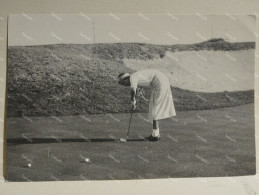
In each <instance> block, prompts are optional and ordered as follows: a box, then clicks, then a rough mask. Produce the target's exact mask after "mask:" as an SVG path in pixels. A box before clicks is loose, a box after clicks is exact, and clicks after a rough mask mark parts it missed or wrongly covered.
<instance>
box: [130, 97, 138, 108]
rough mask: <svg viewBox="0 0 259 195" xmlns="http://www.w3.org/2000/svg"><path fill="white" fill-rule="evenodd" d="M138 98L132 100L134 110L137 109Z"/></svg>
mask: <svg viewBox="0 0 259 195" xmlns="http://www.w3.org/2000/svg"><path fill="white" fill-rule="evenodd" d="M136 107H137V106H136V99H134V100H132V101H131V108H132V109H133V110H135V109H136Z"/></svg>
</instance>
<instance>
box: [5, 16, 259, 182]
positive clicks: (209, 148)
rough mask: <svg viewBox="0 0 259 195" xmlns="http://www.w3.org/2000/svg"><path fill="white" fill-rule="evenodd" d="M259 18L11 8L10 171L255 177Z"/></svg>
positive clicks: (18, 174) (70, 177)
mask: <svg viewBox="0 0 259 195" xmlns="http://www.w3.org/2000/svg"><path fill="white" fill-rule="evenodd" d="M255 23H256V18H255V16H254V15H229V14H224V15H202V14H199V13H197V14H196V15H173V14H170V13H167V14H164V15H154V14H153V15H147V14H142V13H138V14H112V13H110V14H92V15H91V14H89V15H87V14H83V13H80V14H73V15H72V14H71V15H69V14H63V15H62V14H54V13H52V14H48V15H47V14H46V15H44V14H25V13H23V14H18V15H9V17H8V55H7V57H8V66H7V130H6V147H5V149H6V151H5V153H6V167H5V169H6V175H5V179H6V180H7V181H9V182H30V181H75V180H132V179H137V180H140V179H162V178H187V177H188V178H189V177H229V176H244V175H254V174H256V158H255V114H254V77H255V76H257V77H258V75H255V68H254V65H255Z"/></svg>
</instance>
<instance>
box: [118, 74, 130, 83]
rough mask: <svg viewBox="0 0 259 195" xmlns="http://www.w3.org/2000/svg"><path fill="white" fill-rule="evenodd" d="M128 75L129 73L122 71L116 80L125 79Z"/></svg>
mask: <svg viewBox="0 0 259 195" xmlns="http://www.w3.org/2000/svg"><path fill="white" fill-rule="evenodd" d="M129 76H130V74H129V73H124V74H122V75H120V76H119V77H118V82H120V81H122V80H123V79H125V78H126V77H129Z"/></svg>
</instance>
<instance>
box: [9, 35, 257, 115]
mask: <svg viewBox="0 0 259 195" xmlns="http://www.w3.org/2000/svg"><path fill="white" fill-rule="evenodd" d="M254 49H255V43H254V42H243V43H229V42H226V41H224V40H223V39H212V40H209V41H206V42H202V43H198V44H190V45H172V46H170V45H151V44H144V43H114V44H89V45H85V44H84V45H83V44H82V45H80V44H58V45H39V46H10V47H9V48H8V117H11V116H22V115H25V116H46V115H57V116H58V115H82V114H100V113H121V112H129V110H130V109H129V107H130V105H129V96H130V95H129V90H128V89H127V88H125V87H122V86H119V85H118V84H117V83H116V78H117V75H118V74H119V73H121V72H134V71H135V70H139V69H143V68H158V69H160V70H161V71H163V72H165V73H166V74H167V75H168V76H169V78H170V82H171V85H172V92H173V96H174V100H175V106H176V109H177V110H194V109H196V110H200V109H214V108H221V107H229V106H236V105H241V104H247V103H252V102H253V101H254V95H253V89H254V88H253V81H254ZM149 96H150V91H149V90H147V91H144V93H143V95H141V96H139V97H138V102H139V104H138V109H137V112H147V109H148V99H149ZM127 105H128V106H127Z"/></svg>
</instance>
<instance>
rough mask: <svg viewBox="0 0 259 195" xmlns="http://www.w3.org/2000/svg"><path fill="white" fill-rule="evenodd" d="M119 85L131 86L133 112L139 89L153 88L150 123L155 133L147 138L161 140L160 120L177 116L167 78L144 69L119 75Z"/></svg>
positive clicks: (157, 72)
mask: <svg viewBox="0 0 259 195" xmlns="http://www.w3.org/2000/svg"><path fill="white" fill-rule="evenodd" d="M118 83H119V84H120V85H123V86H130V88H131V105H132V109H133V110H135V109H136V98H135V96H136V91H137V88H138V87H140V88H147V87H151V88H152V94H151V98H150V102H149V114H148V118H149V120H150V122H153V131H152V134H151V135H150V136H149V137H146V140H148V141H158V140H159V139H160V133H159V120H161V119H165V118H169V117H172V116H175V115H176V113H175V108H174V102H173V97H172V92H171V88H170V83H169V80H168V78H167V76H166V75H164V74H163V73H161V72H160V71H158V70H155V69H144V70H140V71H137V72H135V73H133V74H129V73H121V74H119V76H118Z"/></svg>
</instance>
